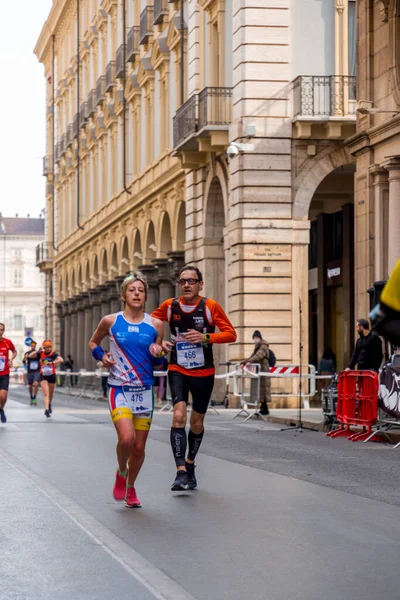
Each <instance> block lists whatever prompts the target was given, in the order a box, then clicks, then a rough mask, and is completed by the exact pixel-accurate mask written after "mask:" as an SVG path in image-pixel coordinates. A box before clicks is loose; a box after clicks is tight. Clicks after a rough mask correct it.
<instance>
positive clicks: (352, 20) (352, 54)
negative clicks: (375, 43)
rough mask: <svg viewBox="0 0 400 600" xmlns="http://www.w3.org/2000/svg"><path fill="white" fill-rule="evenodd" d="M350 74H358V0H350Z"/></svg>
mask: <svg viewBox="0 0 400 600" xmlns="http://www.w3.org/2000/svg"><path fill="white" fill-rule="evenodd" d="M348 28H349V75H355V74H356V2H355V0H349V22H348Z"/></svg>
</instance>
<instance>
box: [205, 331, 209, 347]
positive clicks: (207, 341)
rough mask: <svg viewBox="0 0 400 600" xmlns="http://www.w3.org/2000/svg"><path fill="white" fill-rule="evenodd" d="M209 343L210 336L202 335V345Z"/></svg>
mask: <svg viewBox="0 0 400 600" xmlns="http://www.w3.org/2000/svg"><path fill="white" fill-rule="evenodd" d="M209 342H210V334H209V333H205V334H204V343H205V344H208V343H209Z"/></svg>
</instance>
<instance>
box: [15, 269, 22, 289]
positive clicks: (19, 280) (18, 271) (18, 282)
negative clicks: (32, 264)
mask: <svg viewBox="0 0 400 600" xmlns="http://www.w3.org/2000/svg"><path fill="white" fill-rule="evenodd" d="M14 285H15V286H21V285H23V272H22V269H14Z"/></svg>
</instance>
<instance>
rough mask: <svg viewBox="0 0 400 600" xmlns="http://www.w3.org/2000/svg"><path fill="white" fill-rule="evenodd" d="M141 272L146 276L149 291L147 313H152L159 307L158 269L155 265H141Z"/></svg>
mask: <svg viewBox="0 0 400 600" xmlns="http://www.w3.org/2000/svg"><path fill="white" fill-rule="evenodd" d="M139 271H141V272H142V273H143V275H146V279H147V283H148V285H149V291H148V294H147V302H146V312H147V313H150V314H151V313H152V312H153V310H155V309H156V308H158V306H159V304H160V303H159V292H158V277H157V268H156V267H155V266H154V265H140V267H139Z"/></svg>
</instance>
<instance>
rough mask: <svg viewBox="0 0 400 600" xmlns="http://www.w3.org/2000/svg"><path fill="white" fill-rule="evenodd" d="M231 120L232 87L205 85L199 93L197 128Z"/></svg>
mask: <svg viewBox="0 0 400 600" xmlns="http://www.w3.org/2000/svg"><path fill="white" fill-rule="evenodd" d="M231 122H232V88H225V87H206V88H204V90H203V91H201V92H200V94H199V130H200V129H203V127H207V126H208V125H213V126H217V127H224V126H228V125H230V123H231Z"/></svg>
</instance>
